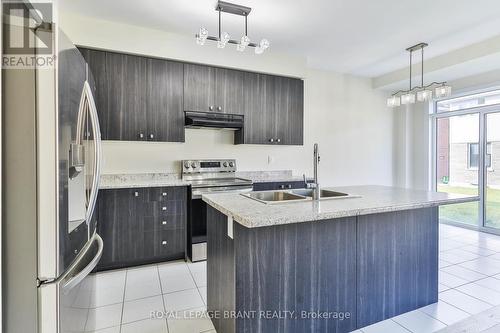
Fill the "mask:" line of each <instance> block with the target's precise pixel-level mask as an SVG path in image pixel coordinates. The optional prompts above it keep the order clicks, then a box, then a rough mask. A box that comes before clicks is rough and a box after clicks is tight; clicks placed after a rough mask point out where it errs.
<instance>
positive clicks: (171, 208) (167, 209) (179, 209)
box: [155, 200, 186, 216]
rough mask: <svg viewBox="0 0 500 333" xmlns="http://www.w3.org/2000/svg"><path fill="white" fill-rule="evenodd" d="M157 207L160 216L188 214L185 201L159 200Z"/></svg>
mask: <svg viewBox="0 0 500 333" xmlns="http://www.w3.org/2000/svg"><path fill="white" fill-rule="evenodd" d="M156 207H157V208H156V209H157V215H158V216H171V215H186V202H185V201H179V200H169V201H162V202H157V203H156ZM155 215H156V214H155Z"/></svg>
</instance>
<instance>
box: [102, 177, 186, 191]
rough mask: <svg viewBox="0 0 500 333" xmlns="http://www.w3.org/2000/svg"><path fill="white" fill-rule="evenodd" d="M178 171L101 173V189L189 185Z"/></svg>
mask: <svg viewBox="0 0 500 333" xmlns="http://www.w3.org/2000/svg"><path fill="white" fill-rule="evenodd" d="M187 185H189V184H188V183H187V182H185V181H183V180H182V179H181V178H180V175H179V174H177V173H141V174H106V175H101V179H100V185H99V189H101V190H106V189H115V188H139V187H162V186H187Z"/></svg>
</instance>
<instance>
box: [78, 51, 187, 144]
mask: <svg viewBox="0 0 500 333" xmlns="http://www.w3.org/2000/svg"><path fill="white" fill-rule="evenodd" d="M80 51H81V52H82V54H83V56H84V57H85V59H86V61H87V63H88V64H89V67H90V70H91V71H92V73H93V74H94V79H95V81H96V86H97V88H96V93H95V99H96V106H97V112H98V114H99V120H100V123H101V135H102V138H103V140H124V141H169V142H184V114H183V111H184V107H183V77H184V72H183V69H184V65H183V64H182V63H179V62H175V61H167V60H161V59H153V58H147V57H139V56H133V55H128V54H121V53H115V52H106V51H98V50H90V49H83V48H82V49H80Z"/></svg>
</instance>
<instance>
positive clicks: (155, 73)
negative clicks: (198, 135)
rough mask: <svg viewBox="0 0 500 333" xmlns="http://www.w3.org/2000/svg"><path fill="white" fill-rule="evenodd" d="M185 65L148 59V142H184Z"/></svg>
mask: <svg viewBox="0 0 500 333" xmlns="http://www.w3.org/2000/svg"><path fill="white" fill-rule="evenodd" d="M183 76H184V65H183V64H182V63H179V62H175V61H166V60H161V59H148V77H149V80H148V98H147V101H146V104H147V139H148V140H149V141H170V142H184V110H183V109H184V107H183V97H182V94H183Z"/></svg>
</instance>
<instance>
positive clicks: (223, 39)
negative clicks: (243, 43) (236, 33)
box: [217, 31, 230, 49]
mask: <svg viewBox="0 0 500 333" xmlns="http://www.w3.org/2000/svg"><path fill="white" fill-rule="evenodd" d="M229 38H230V37H229V34H228V33H227V32H225V31H224V32H223V33H222V34H221V35H220V40H219V41H218V42H217V47H218V48H219V49H223V48H225V47H226V44H227V42H228V41H229Z"/></svg>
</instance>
